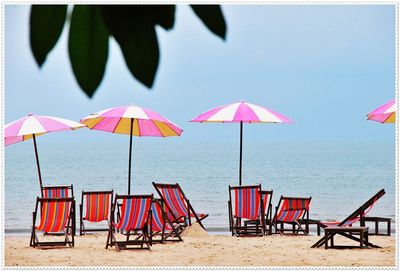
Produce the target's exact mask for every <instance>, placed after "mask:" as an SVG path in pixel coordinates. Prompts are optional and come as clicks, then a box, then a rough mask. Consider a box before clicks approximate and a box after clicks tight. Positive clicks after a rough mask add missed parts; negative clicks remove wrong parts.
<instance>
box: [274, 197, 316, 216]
mask: <svg viewBox="0 0 400 271" xmlns="http://www.w3.org/2000/svg"><path fill="white" fill-rule="evenodd" d="M310 202H311V197H310V198H297V197H283V196H282V197H281V199H280V201H279V204H278V212H277V215H276V217H277V220H279V221H287V222H292V221H297V220H299V219H300V218H302V217H303V214H304V213H305V212H307V211H308V210H309V207H310Z"/></svg>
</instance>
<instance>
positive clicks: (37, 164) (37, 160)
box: [32, 134, 43, 197]
mask: <svg viewBox="0 0 400 271" xmlns="http://www.w3.org/2000/svg"><path fill="white" fill-rule="evenodd" d="M32 136H33V146H34V147H35V156H36V166H37V170H38V174H39V186H40V194H41V195H42V197H43V191H42V174H41V173H40V165H39V156H38V152H37V147H36V136H35V134H32Z"/></svg>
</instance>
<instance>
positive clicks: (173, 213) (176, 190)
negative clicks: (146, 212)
mask: <svg viewBox="0 0 400 271" xmlns="http://www.w3.org/2000/svg"><path fill="white" fill-rule="evenodd" d="M153 186H154V188H155V189H156V191H157V193H158V195H159V196H160V197H161V200H162V201H163V203H164V204H165V206H166V209H167V211H168V212H167V215H168V217H169V219H170V220H171V222H172V223H177V224H179V225H182V227H186V226H187V225H189V226H190V225H191V224H192V218H195V219H196V221H197V222H198V223H199V224H200V226H201V227H202V228H203V229H204V230H205V228H204V226H203V223H202V222H201V221H202V220H203V219H205V218H206V217H208V214H200V213H196V212H195V211H194V209H193V207H192V205H191V204H190V202H189V200H188V199H187V198H186V196H185V194H184V193H183V191H182V188H181V187H180V186H179V184H177V183H176V184H163V183H155V182H153Z"/></svg>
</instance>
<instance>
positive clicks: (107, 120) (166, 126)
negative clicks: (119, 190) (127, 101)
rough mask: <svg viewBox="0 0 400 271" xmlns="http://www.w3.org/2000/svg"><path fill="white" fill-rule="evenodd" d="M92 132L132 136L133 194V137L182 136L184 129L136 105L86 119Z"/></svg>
mask: <svg viewBox="0 0 400 271" xmlns="http://www.w3.org/2000/svg"><path fill="white" fill-rule="evenodd" d="M81 123H83V124H85V125H86V126H87V127H89V128H90V129H92V130H100V131H104V132H110V133H116V134H126V135H130V140H129V166H128V194H130V192H131V160H132V136H156V137H167V136H180V135H181V133H182V131H183V130H182V129H181V128H179V127H178V126H177V125H175V124H174V123H173V122H171V121H169V120H168V119H166V118H164V117H163V116H161V115H160V114H158V113H156V112H154V111H152V110H149V109H146V108H141V107H138V106H134V105H127V106H120V107H114V108H109V109H106V110H103V111H100V112H97V113H94V114H91V115H90V116H88V117H86V118H84V119H82V120H81Z"/></svg>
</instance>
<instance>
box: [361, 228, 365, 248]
mask: <svg viewBox="0 0 400 271" xmlns="http://www.w3.org/2000/svg"><path fill="white" fill-rule="evenodd" d="M363 240H364V233H363V231H360V248H363Z"/></svg>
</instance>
